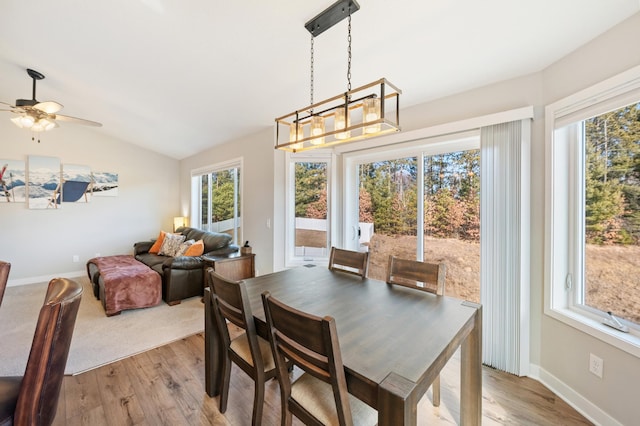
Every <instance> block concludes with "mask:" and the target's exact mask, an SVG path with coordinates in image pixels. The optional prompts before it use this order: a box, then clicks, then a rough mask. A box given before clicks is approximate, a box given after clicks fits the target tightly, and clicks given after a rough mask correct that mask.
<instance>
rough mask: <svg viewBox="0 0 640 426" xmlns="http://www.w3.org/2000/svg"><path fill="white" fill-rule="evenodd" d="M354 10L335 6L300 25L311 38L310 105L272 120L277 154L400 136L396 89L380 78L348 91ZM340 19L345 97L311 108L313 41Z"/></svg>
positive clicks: (349, 3) (346, 4)
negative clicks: (344, 37)
mask: <svg viewBox="0 0 640 426" xmlns="http://www.w3.org/2000/svg"><path fill="white" fill-rule="evenodd" d="M359 9H360V6H359V5H358V3H357V2H356V1H355V0H338V1H337V2H336V3H334V4H333V5H331V6H329V7H328V8H327V9H326V10H324V11H323V12H321V13H320V14H319V15H317V16H316V17H315V18H313V19H311V20H310V21H309V22H307V23H306V24H305V28H306V29H307V30H308V31H309V32H310V33H311V102H310V105H309V106H307V107H304V108H301V109H299V110H296V111H294V112H292V113H290V114H287V115H284V116H282V117H278V118H276V119H275V121H276V129H275V139H276V141H275V148H276V149H280V150H284V151H289V152H301V151H306V150H309V149H315V148H325V147H330V146H333V145H337V144H342V143H347V142H354V141H357V140H362V139H367V138H371V137H375V136H381V135H384V134H387V133H393V132H397V131H399V130H400V94H401V93H402V91H401V90H400V89H398V88H397V87H396V86H394V85H393V84H391V83H390V82H389V81H388V80H387V79H385V78H381V79H379V80H376V81H374V82H371V83H369V84H366V85H364V86H360V87H358V88H356V89H351V14H352V13H354V12H356V11H357V10H359ZM345 18H348V19H349V24H348V64H347V91H346V92H344V93H341V94H339V95H337V96H334V97H332V98H329V99H326V100H324V101H321V102H317V103H314V102H313V41H314V37H315V36H317V35H319V34H321V33H323V32H324V31H326V30H327V29H329V28H331V27H332V26H334V25H335V24H337V23H338V22H340V21H342V20H343V19H345Z"/></svg>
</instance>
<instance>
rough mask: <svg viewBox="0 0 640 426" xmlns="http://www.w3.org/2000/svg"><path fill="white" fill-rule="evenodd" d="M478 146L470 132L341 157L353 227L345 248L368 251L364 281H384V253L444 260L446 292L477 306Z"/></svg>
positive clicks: (386, 255) (432, 260)
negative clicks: (354, 233)
mask: <svg viewBox="0 0 640 426" xmlns="http://www.w3.org/2000/svg"><path fill="white" fill-rule="evenodd" d="M478 146H479V137H478V135H477V134H473V135H469V136H465V137H459V138H456V137H451V136H450V137H445V138H432V139H430V140H422V141H420V142H416V143H413V144H411V145H410V146H407V147H406V148H405V149H402V148H398V147H389V148H388V149H387V150H386V151H381V150H375V152H371V153H354V154H350V155H348V159H347V160H346V163H347V165H346V167H347V168H348V169H349V172H347V173H351V174H352V176H353V177H354V179H353V183H352V184H351V185H350V186H351V187H350V188H349V189H348V192H347V195H346V199H347V200H353V201H357V203H355V202H354V203H353V204H354V206H353V207H351V209H353V210H355V211H357V220H358V229H359V232H358V238H357V241H351V243H350V245H348V247H349V248H351V249H359V250H368V251H369V273H368V275H369V277H371V278H374V279H379V280H385V279H386V268H387V261H388V258H389V255H394V256H398V257H402V258H406V259H418V260H424V261H428V262H444V263H446V264H447V268H448V269H447V285H446V294H447V295H450V296H454V297H459V298H463V299H466V300H470V301H475V302H479V301H480V243H479V237H480V233H479V226H480V217H479V216H480V197H479V195H480V194H479V189H480V186H479V185H480V176H479V172H480V170H479V169H480V150H479V149H478ZM351 194H354V195H351ZM420 194H422V196H421V195H420ZM346 202H347V203H348V201H346ZM348 209H349V206H348ZM419 235H422V238H418V236H419ZM349 237H350V235H349V233H347V235H346V238H347V239H349Z"/></svg>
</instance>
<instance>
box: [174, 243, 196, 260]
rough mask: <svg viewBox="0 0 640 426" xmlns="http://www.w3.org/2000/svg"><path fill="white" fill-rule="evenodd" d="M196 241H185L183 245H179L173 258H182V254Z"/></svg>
mask: <svg viewBox="0 0 640 426" xmlns="http://www.w3.org/2000/svg"><path fill="white" fill-rule="evenodd" d="M195 242H196V240H187V241H185V242H184V243H182V244H180V248H179V249H178V252H177V253H176V255H175V257H178V256H184V253H185V252H186V251H187V250H188V249H189V247H191V246H192V245H193V243H195Z"/></svg>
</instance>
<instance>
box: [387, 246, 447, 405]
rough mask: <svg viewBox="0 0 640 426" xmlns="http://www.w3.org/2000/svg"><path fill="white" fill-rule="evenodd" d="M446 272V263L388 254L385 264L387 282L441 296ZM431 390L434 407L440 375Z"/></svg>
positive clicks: (436, 403)
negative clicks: (387, 260) (387, 262)
mask: <svg viewBox="0 0 640 426" xmlns="http://www.w3.org/2000/svg"><path fill="white" fill-rule="evenodd" d="M446 273H447V265H446V264H444V263H429V262H421V261H418V260H409V259H401V258H399V257H395V256H393V255H390V256H389V264H388V266H387V283H389V284H393V285H400V286H404V287H410V288H415V289H418V290H422V291H427V292H429V293H433V294H436V295H438V296H443V295H444V291H445V276H446ZM431 390H432V392H433V400H432V403H433V405H434V407H438V406H439V405H440V375H438V377H436V378H435V380H434V381H433V384H432V386H431Z"/></svg>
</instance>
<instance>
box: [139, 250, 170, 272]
mask: <svg viewBox="0 0 640 426" xmlns="http://www.w3.org/2000/svg"><path fill="white" fill-rule="evenodd" d="M136 259H137V260H139V261H140V262H142V263H144V264H145V265H147V266H148V267H150V268H153V267H154V266H155V265H160V273H162V264H163V263H164V261H165V260H167V259H170V258H169V257H167V256H160V255H157V254H153V253H141V254H136Z"/></svg>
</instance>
